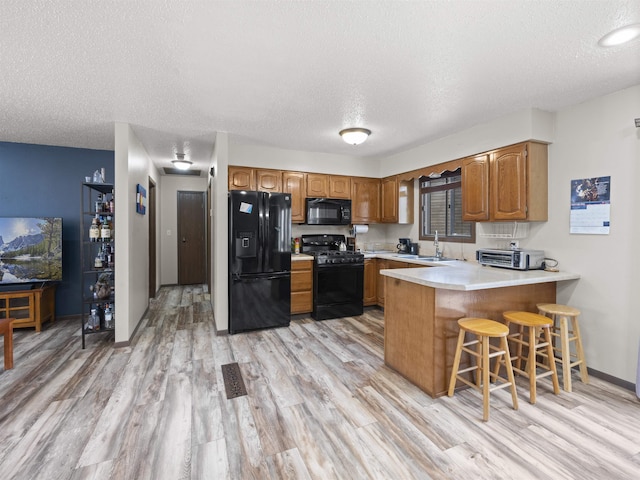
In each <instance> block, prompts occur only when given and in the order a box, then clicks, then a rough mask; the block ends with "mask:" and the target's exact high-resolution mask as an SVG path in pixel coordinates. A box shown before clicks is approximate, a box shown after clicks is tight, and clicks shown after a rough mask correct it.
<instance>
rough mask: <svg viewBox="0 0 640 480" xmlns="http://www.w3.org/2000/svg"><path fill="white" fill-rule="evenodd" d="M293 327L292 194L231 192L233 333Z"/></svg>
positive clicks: (230, 307) (230, 310)
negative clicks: (291, 324) (291, 325)
mask: <svg viewBox="0 0 640 480" xmlns="http://www.w3.org/2000/svg"><path fill="white" fill-rule="evenodd" d="M290 321H291V194H289V193H269V192H252V191H244V190H233V191H231V192H229V333H231V334H233V333H238V332H244V331H248V330H256V329H259V328H270V327H285V326H288V325H289V323H290Z"/></svg>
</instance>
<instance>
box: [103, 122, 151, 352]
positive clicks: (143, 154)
mask: <svg viewBox="0 0 640 480" xmlns="http://www.w3.org/2000/svg"><path fill="white" fill-rule="evenodd" d="M149 177H151V178H152V179H153V180H154V181H155V182H156V186H157V185H158V183H159V182H158V178H159V177H160V175H159V172H158V171H157V169H156V168H155V167H154V165H153V163H152V162H151V160H150V159H149V155H148V154H147V151H146V150H145V148H144V146H143V145H142V143H141V142H140V141H139V140H138V138H137V137H136V136H135V134H134V133H133V130H132V129H131V128H130V127H129V125H128V124H125V123H116V124H115V194H116V214H115V216H114V221H115V230H114V231H115V268H116V274H115V277H116V279H115V287H116V298H117V302H116V307H115V316H116V331H115V341H116V343H118V342H127V341H129V339H130V338H131V335H132V334H133V332H134V330H135V328H136V326H137V325H138V322H139V321H140V319H141V318H142V316H143V314H144V312H145V311H146V309H147V306H148V299H149V249H148V246H149V217H148V215H140V214H138V213H136V209H135V199H136V185H138V184H140V185H142V186H143V187H144V188H145V190H147V192H148V190H149ZM161 192H162V190H161V188H157V194H158V195H161Z"/></svg>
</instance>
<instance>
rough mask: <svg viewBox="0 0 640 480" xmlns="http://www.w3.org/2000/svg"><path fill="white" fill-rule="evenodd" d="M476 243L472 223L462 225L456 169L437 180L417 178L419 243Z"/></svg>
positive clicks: (459, 183)
mask: <svg viewBox="0 0 640 480" xmlns="http://www.w3.org/2000/svg"><path fill="white" fill-rule="evenodd" d="M436 231H437V232H438V238H439V239H440V240H444V241H449V242H451V241H456V242H465V243H466V242H468V243H474V242H475V241H476V229H475V223H474V222H464V221H462V184H461V176H460V169H458V170H456V171H455V172H446V173H444V174H442V176H440V177H438V178H431V177H420V240H430V239H433V238H434V237H435V235H436Z"/></svg>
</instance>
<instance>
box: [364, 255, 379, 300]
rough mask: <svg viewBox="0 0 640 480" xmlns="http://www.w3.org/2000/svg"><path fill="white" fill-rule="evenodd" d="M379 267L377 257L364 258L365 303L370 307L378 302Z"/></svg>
mask: <svg viewBox="0 0 640 480" xmlns="http://www.w3.org/2000/svg"><path fill="white" fill-rule="evenodd" d="M377 291H378V269H377V260H376V259H375V258H365V260H364V295H363V298H362V300H363V302H362V303H363V305H364V306H365V307H368V306H370V305H376V304H377V303H378V293H377Z"/></svg>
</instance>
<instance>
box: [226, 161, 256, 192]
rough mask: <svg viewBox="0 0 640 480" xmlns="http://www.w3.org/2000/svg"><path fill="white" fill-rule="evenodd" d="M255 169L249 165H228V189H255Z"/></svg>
mask: <svg viewBox="0 0 640 480" xmlns="http://www.w3.org/2000/svg"><path fill="white" fill-rule="evenodd" d="M255 189H256V170H255V169H254V168H251V167H232V166H230V167H229V190H255Z"/></svg>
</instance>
